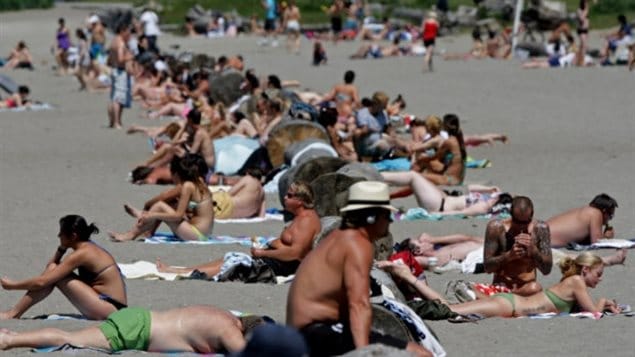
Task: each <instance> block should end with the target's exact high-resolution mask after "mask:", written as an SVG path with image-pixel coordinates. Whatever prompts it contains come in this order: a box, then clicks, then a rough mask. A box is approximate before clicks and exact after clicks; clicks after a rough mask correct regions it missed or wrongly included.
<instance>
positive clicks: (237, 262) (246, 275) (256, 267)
mask: <svg viewBox="0 0 635 357" xmlns="http://www.w3.org/2000/svg"><path fill="white" fill-rule="evenodd" d="M246 268H248V269H246ZM294 277H295V274H292V275H289V276H278V275H274V272H273V270H272V269H271V268H270V267H269V266H268V265H267V264H265V263H264V262H263V261H261V260H259V259H256V260H254V259H253V258H252V257H251V255H249V254H246V253H242V252H227V253H225V256H224V257H223V265H222V266H221V268H220V271H219V273H218V274H216V275H214V276H213V277H211V280H212V281H216V282H223V281H243V282H246V283H255V282H260V283H275V284H284V283H288V282H290V281H292V280H293V278H294Z"/></svg>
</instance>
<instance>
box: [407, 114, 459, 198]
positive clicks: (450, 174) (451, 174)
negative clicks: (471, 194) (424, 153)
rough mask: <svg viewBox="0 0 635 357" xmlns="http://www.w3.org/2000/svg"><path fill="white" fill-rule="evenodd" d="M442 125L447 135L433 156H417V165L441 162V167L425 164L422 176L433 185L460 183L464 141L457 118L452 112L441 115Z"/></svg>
mask: <svg viewBox="0 0 635 357" xmlns="http://www.w3.org/2000/svg"><path fill="white" fill-rule="evenodd" d="M443 126H444V127H445V130H446V131H447V133H448V135H449V137H448V138H447V139H446V140H444V141H443V143H442V144H441V146H439V148H438V150H437V151H436V153H435V154H434V156H428V157H421V158H419V161H418V163H419V165H421V164H424V165H425V164H427V163H430V162H434V161H439V162H441V163H442V166H441V167H435V165H427V166H426V167H425V169H424V170H423V176H424V177H425V178H427V179H428V180H430V181H431V182H433V183H434V184H435V185H448V186H453V185H460V184H461V183H463V179H464V178H465V160H466V158H467V153H466V151H465V142H464V139H463V132H462V131H461V126H460V124H459V118H458V117H457V116H456V115H454V114H446V115H444V116H443Z"/></svg>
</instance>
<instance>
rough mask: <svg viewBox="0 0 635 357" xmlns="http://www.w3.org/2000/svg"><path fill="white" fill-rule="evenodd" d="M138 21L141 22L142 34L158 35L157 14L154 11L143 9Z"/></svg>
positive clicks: (159, 32) (159, 31)
mask: <svg viewBox="0 0 635 357" xmlns="http://www.w3.org/2000/svg"><path fill="white" fill-rule="evenodd" d="M139 21H141V23H142V24H143V34H144V35H146V36H159V35H160V34H161V30H159V16H157V14H156V13H154V11H149V10H148V11H145V12H144V13H143V14H141V17H139Z"/></svg>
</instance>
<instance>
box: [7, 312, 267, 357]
mask: <svg viewBox="0 0 635 357" xmlns="http://www.w3.org/2000/svg"><path fill="white" fill-rule="evenodd" d="M175 321H178V323H175ZM263 322H264V320H263V319H262V318H261V317H258V316H247V317H242V318H238V317H235V316H234V315H232V314H231V313H230V312H228V311H225V310H221V309H218V308H215V307H212V306H203V305H199V306H188V307H184V308H177V309H172V310H167V311H149V310H146V309H142V308H130V307H129V308H125V309H122V310H119V311H117V312H114V313H112V314H110V315H109V316H108V318H107V319H106V321H104V322H102V323H101V324H100V325H97V326H91V327H88V328H85V329H82V330H78V331H73V332H66V331H63V330H58V329H52V328H47V329H44V330H35V331H26V332H12V331H8V330H6V329H2V330H0V350H8V349H11V348H16V347H33V348H42V347H52V346H61V345H64V344H70V345H72V346H76V347H80V348H81V347H87V348H99V349H103V350H107V351H113V352H117V351H122V350H140V351H150V352H196V353H204V354H214V353H227V352H238V351H240V350H242V349H243V348H244V347H245V344H246V342H245V337H244V336H245V334H246V333H249V332H250V331H251V330H252V329H253V328H254V327H256V326H258V325H260V324H262V323H263Z"/></svg>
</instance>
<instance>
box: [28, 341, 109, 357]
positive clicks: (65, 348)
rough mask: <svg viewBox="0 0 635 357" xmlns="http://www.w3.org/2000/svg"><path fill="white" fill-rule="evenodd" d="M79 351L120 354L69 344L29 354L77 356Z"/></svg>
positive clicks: (33, 350) (35, 349) (34, 350)
mask: <svg viewBox="0 0 635 357" xmlns="http://www.w3.org/2000/svg"><path fill="white" fill-rule="evenodd" d="M81 351H91V352H101V353H106V354H109V355H119V354H121V352H113V351H110V350H106V349H102V348H95V347H78V346H73V345H71V344H70V343H65V344H63V345H61V346H52V347H41V348H34V349H32V350H31V352H35V353H50V352H66V353H69V354H73V355H78V356H80V355H81Z"/></svg>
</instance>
